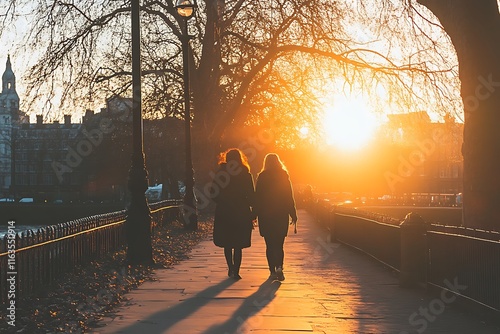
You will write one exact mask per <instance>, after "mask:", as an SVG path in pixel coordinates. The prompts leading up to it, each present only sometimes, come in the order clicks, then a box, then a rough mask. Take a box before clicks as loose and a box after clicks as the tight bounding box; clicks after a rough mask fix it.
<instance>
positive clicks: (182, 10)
mask: <svg viewBox="0 0 500 334" xmlns="http://www.w3.org/2000/svg"><path fill="white" fill-rule="evenodd" d="M195 7H196V2H193V1H191V0H178V1H177V3H176V4H175V8H176V9H177V13H178V14H179V15H180V16H181V17H182V25H181V31H182V36H181V42H182V67H183V77H184V119H185V136H186V140H185V141H186V168H185V169H186V181H185V185H186V192H185V195H184V208H183V211H184V212H183V214H184V222H185V225H186V228H187V229H189V230H193V231H195V230H197V229H198V215H197V212H196V198H195V196H194V171H193V159H192V154H191V106H190V90H189V39H190V36H189V33H188V24H187V23H188V20H189V19H190V18H191V17H192V16H193V14H194V8H195Z"/></svg>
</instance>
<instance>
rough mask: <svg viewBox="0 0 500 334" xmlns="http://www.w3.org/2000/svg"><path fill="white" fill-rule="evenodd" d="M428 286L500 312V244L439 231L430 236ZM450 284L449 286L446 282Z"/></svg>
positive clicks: (428, 242) (429, 233)
mask: <svg viewBox="0 0 500 334" xmlns="http://www.w3.org/2000/svg"><path fill="white" fill-rule="evenodd" d="M427 244H428V249H429V261H428V265H427V284H430V285H432V286H434V287H438V288H439V289H446V290H450V283H452V285H453V284H454V285H457V284H458V286H459V287H460V289H459V291H452V292H455V293H458V294H459V295H461V296H462V297H465V298H467V299H470V300H473V301H476V302H479V303H481V304H483V305H484V306H487V307H488V308H491V309H493V310H496V311H500V242H499V241H493V240H487V239H480V238H476V237H471V236H464V235H458V234H449V233H443V232H436V231H428V232H427ZM447 281H448V284H446V282H447Z"/></svg>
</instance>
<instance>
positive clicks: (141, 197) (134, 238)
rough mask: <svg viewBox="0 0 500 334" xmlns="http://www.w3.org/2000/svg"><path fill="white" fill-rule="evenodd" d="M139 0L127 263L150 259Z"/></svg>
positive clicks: (134, 13)
mask: <svg viewBox="0 0 500 334" xmlns="http://www.w3.org/2000/svg"><path fill="white" fill-rule="evenodd" d="M139 3H140V0H132V3H131V19H132V27H131V31H132V91H133V92H132V101H133V105H132V137H133V139H132V140H133V146H132V150H133V151H132V166H131V168H130V171H129V180H128V188H129V190H130V206H129V209H128V211H127V219H126V222H125V233H126V237H127V242H128V248H127V261H128V262H129V263H130V264H151V263H153V252H152V247H151V215H150V211H149V206H148V203H147V200H146V194H145V193H146V190H147V189H148V175H147V171H146V166H145V163H144V147H143V122H142V103H141V31H140V15H139V14H140V4H139Z"/></svg>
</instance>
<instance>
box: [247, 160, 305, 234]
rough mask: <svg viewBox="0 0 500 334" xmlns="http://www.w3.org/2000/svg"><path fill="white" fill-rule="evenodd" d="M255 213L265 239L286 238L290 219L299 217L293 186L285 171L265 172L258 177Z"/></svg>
mask: <svg viewBox="0 0 500 334" xmlns="http://www.w3.org/2000/svg"><path fill="white" fill-rule="evenodd" d="M255 213H256V214H257V217H258V220H259V231H260V235H261V236H263V237H286V236H287V235H288V222H289V217H292V218H295V219H296V217H297V211H296V209H295V200H294V198H293V190H292V185H291V183H290V178H289V176H288V173H287V172H286V171H284V170H265V171H262V172H261V173H260V174H259V176H258V177H257V182H256V186H255Z"/></svg>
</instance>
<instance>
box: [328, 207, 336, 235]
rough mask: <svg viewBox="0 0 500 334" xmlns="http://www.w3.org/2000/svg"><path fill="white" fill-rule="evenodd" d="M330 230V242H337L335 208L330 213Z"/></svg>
mask: <svg viewBox="0 0 500 334" xmlns="http://www.w3.org/2000/svg"><path fill="white" fill-rule="evenodd" d="M328 230H329V231H330V234H329V236H328V237H329V240H328V241H329V242H335V241H336V240H337V238H336V236H335V206H332V207H331V210H330V211H329V217H328Z"/></svg>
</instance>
